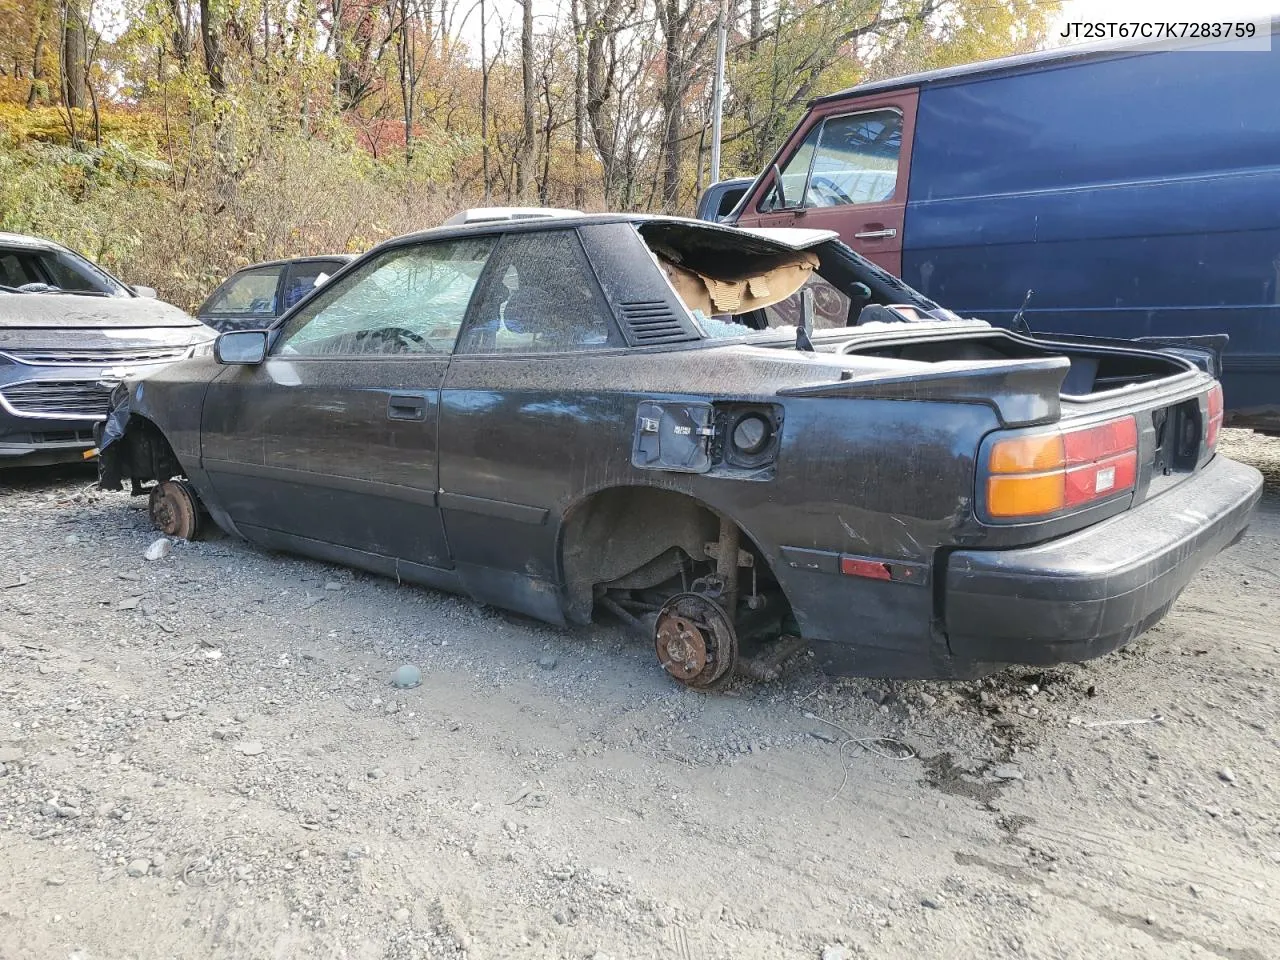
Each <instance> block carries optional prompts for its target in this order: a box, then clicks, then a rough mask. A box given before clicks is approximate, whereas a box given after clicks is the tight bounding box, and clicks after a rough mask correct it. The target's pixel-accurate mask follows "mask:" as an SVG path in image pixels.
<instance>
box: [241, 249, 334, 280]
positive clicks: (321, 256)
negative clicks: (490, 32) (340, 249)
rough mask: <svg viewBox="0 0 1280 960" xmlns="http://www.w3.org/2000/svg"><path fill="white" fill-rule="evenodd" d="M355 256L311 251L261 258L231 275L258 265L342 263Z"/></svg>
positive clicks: (252, 268)
mask: <svg viewBox="0 0 1280 960" xmlns="http://www.w3.org/2000/svg"><path fill="white" fill-rule="evenodd" d="M355 258H356V254H354V253H312V254H308V255H307V256H305V257H282V258H280V259H279V260H262V261H259V262H258V263H250V264H247V265H245V266H243V267H240V268H239V269H238V270H236V271H235V273H232V274H231V276H233V277H234V276H235V275H236V273H243V272H244V271H246V270H257V269H258V268H259V267H284V266H288V265H289V264H291V263H310V262H313V261H316V260H341V261H342V262H343V263H350V262H351V261H352V260H354V259H355Z"/></svg>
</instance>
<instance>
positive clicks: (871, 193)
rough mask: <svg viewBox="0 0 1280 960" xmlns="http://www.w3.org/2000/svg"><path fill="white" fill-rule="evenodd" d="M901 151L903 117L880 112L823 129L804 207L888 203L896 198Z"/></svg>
mask: <svg viewBox="0 0 1280 960" xmlns="http://www.w3.org/2000/svg"><path fill="white" fill-rule="evenodd" d="M901 150H902V114H900V113H898V111H897V110H876V111H875V112H873V113H858V114H854V115H853V116H851V117H833V118H832V119H830V120H828V121H827V122H826V123H824V124H823V125H822V138H821V140H819V142H818V155H817V156H816V157H815V158H814V161H813V173H812V174H811V175H810V177H809V189H808V190H807V191H806V192H805V206H811V207H839V206H843V205H845V204H849V203H883V202H884V201H885V200H890V199H892V198H893V191H894V188H895V187H896V186H897V182H898V154H899V153H900V152H901Z"/></svg>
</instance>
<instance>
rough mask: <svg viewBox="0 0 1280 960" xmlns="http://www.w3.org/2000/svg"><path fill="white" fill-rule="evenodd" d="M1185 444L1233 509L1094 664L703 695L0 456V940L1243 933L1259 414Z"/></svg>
mask: <svg viewBox="0 0 1280 960" xmlns="http://www.w3.org/2000/svg"><path fill="white" fill-rule="evenodd" d="M1224 450H1226V451H1227V452H1229V453H1230V455H1232V456H1236V457H1237V458H1239V459H1243V460H1246V461H1248V462H1251V463H1254V464H1256V465H1258V466H1259V467H1261V468H1262V469H1263V470H1264V471H1266V472H1267V475H1268V493H1267V498H1266V499H1265V500H1264V504H1263V507H1262V510H1261V512H1260V514H1259V516H1258V517H1257V519H1256V521H1255V523H1254V526H1253V527H1252V529H1251V531H1250V533H1249V535H1248V536H1247V537H1246V539H1245V540H1244V541H1242V542H1241V543H1240V544H1239V545H1237V546H1236V547H1235V548H1233V549H1232V550H1231V551H1229V552H1228V553H1227V554H1225V555H1223V556H1222V557H1220V558H1218V559H1217V560H1216V561H1214V562H1213V563H1212V564H1211V565H1210V566H1209V567H1208V568H1206V570H1205V571H1204V573H1203V574H1202V575H1201V576H1200V578H1199V579H1198V580H1197V581H1196V582H1195V583H1194V584H1193V585H1192V587H1191V588H1190V589H1188V591H1187V592H1186V594H1184V596H1183V598H1182V600H1181V601H1180V602H1179V603H1178V604H1177V606H1176V607H1175V608H1174V611H1173V612H1172V614H1170V616H1169V617H1168V618H1167V619H1166V620H1165V621H1164V623H1163V624H1161V625H1160V626H1159V627H1158V628H1157V629H1155V630H1154V631H1152V632H1151V633H1150V634H1149V635H1147V636H1146V637H1144V638H1142V639H1141V640H1139V641H1138V642H1137V643H1135V644H1134V645H1132V646H1131V647H1130V648H1129V649H1127V650H1125V651H1123V652H1121V653H1119V654H1116V655H1113V656H1110V657H1106V658H1104V659H1102V660H1099V661H1096V662H1093V663H1090V664H1086V665H1081V666H1070V667H1066V668H1062V669H1054V670H1027V669H1016V670H1010V671H1007V672H1005V673H1003V674H1001V675H999V676H997V677H994V678H991V679H989V680H986V681H983V682H980V683H870V682H867V681H857V680H831V679H829V678H826V677H824V676H822V675H821V674H820V673H819V672H817V671H816V670H814V669H813V668H812V667H811V666H809V665H807V664H806V663H803V662H802V663H801V664H799V665H798V667H797V668H796V669H795V670H794V671H793V672H791V673H790V674H789V675H788V676H786V677H785V678H784V679H782V680H780V681H778V682H775V683H768V684H762V683H749V682H739V683H737V684H736V685H735V686H734V687H733V688H731V689H730V690H729V691H728V692H727V693H724V694H720V695H714V696H707V695H700V694H695V693H691V692H688V691H685V690H683V689H681V688H679V687H677V686H676V685H675V684H673V683H671V682H670V681H668V680H667V679H666V678H665V677H664V675H663V674H662V672H661V670H660V669H659V668H658V666H657V664H656V663H655V662H654V660H653V657H652V654H651V652H650V651H649V650H648V649H647V648H646V647H645V645H643V644H640V643H638V642H635V641H632V640H630V639H629V638H628V637H627V636H625V635H624V634H623V633H621V632H620V631H618V630H616V629H614V628H612V627H608V626H605V627H596V628H592V629H589V630H581V631H559V630H555V629H553V628H550V627H546V626H542V625H539V624H535V623H532V622H530V621H527V620H523V619H520V618H518V617H513V616H508V615H505V614H502V613H499V612H496V611H493V610H490V609H486V608H482V607H479V606H477V605H475V604H473V603H471V602H469V601H466V600H460V599H457V598H454V597H450V596H446V595H444V594H439V593H434V592H431V591H427V590H420V589H416V588H410V587H399V586H397V585H396V584H395V583H392V582H389V581H387V580H383V579H379V578H376V577H371V576H366V575H363V574H359V573H355V572H352V571H349V570H345V569H342V568H336V567H330V566H326V565H323V564H318V563H312V562H309V561H304V560H299V559H296V558H291V557H286V556H280V555H272V554H268V553H265V552H262V551H259V550H256V549H254V548H252V547H249V546H247V545H245V544H242V543H239V542H237V541H234V540H231V539H228V538H225V537H222V538H218V539H213V540H209V541H206V542H202V543H190V544H187V543H179V544H175V545H174V547H173V550H172V552H171V554H170V555H169V556H168V557H166V558H164V559H162V560H158V561H154V562H150V561H147V560H145V559H144V552H145V551H146V549H147V547H148V545H149V544H150V543H151V542H152V540H153V539H154V536H153V534H152V532H151V531H150V529H149V526H148V524H147V521H146V515H145V511H144V509H143V503H142V501H141V500H130V499H129V498H128V497H127V496H124V495H121V494H103V493H100V492H98V491H96V490H94V489H92V475H91V474H85V473H82V472H66V471H64V472H50V471H40V472H29V473H28V472H21V473H11V474H6V475H4V476H3V478H0V958H3V960H25V958H39V960H46V958H77V960H90V958H153V957H154V958H162V957H163V958H170V957H181V958H184V960H194V958H203V957H211V958H213V957H216V958H235V960H244V958H258V957H264V958H265V957H343V958H365V957H370V958H373V957H378V958H424V957H430V958H462V957H467V958H472V960H483V958H490V957H520V958H531V960H552V958H557V960H558V958H566V960H568V958H572V960H584V958H594V960H608V958H612V960H624V958H628V960H629V958H659V957H661V958H667V957H673V958H677V960H703V958H713V957H724V958H734V960H741V958H762V960H763V958H769V960H775V958H823V960H841V958H844V960H853V958H856V957H864V956H865V957H891V958H897V957H902V958H912V960H914V958H916V957H921V956H926V957H938V956H948V957H991V958H1007V957H1010V956H1026V957H1044V958H1082V960H1083V958H1089V960H1093V958H1098V957H1106V956H1112V955H1115V956H1136V957H1160V958H1168V960H1178V958H1190V957H1224V958H1232V960H1263V958H1269V957H1276V956H1280V915H1277V913H1276V910H1275V904H1276V903H1278V902H1280V821H1278V819H1277V810H1280V805H1278V801H1280V795H1278V794H1280V768H1278V767H1277V765H1276V763H1275V757H1276V750H1277V747H1280V697H1278V695H1277V684H1276V679H1277V668H1278V667H1280V622H1278V617H1277V615H1278V614H1280V593H1278V592H1277V590H1276V587H1277V583H1278V582H1280V565H1278V564H1277V560H1278V559H1280V441H1277V440H1267V439H1263V438H1258V437H1254V436H1253V435H1252V434H1247V433H1242V432H1239V431H1227V432H1226V435H1225V439H1224ZM402 664H413V665H415V666H416V667H418V668H419V669H420V670H421V673H422V678H421V684H420V685H419V686H417V687H414V688H410V689H397V688H396V687H394V686H392V684H391V682H390V681H391V677H392V674H393V671H395V670H396V668H397V667H399V666H400V665H402Z"/></svg>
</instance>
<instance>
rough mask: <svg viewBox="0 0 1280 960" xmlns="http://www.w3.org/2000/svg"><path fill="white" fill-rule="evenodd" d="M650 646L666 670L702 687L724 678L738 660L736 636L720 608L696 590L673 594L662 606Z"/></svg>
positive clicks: (714, 683)
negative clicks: (695, 591) (652, 645)
mask: <svg viewBox="0 0 1280 960" xmlns="http://www.w3.org/2000/svg"><path fill="white" fill-rule="evenodd" d="M654 648H655V650H656V651H657V654H658V662H659V663H661V664H662V668H663V669H664V670H666V671H667V673H669V674H671V676H673V677H675V678H676V679H677V680H679V681H680V682H681V683H684V684H687V685H688V686H691V687H698V688H702V689H705V688H708V687H711V686H714V685H716V684H718V683H721V682H724V681H726V680H727V679H728V678H729V677H730V676H731V675H732V673H733V666H734V664H735V663H736V662H737V659H738V638H737V636H736V634H735V633H734V630H733V625H732V624H731V623H730V622H729V617H728V615H727V614H726V613H725V611H724V608H722V607H721V606H720V605H719V604H718V603H716V602H715V601H714V600H712V599H710V598H708V597H705V596H703V595H701V594H696V593H679V594H676V595H675V596H674V597H672V598H671V599H669V600H668V601H667V602H666V603H664V604H663V605H662V609H661V610H660V611H659V612H658V622H657V625H656V627H655V630H654Z"/></svg>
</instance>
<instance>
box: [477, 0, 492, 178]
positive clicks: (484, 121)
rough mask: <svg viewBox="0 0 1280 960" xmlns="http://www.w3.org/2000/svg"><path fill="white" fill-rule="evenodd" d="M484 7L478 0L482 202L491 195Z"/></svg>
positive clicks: (487, 67) (487, 60) (487, 65)
mask: <svg viewBox="0 0 1280 960" xmlns="http://www.w3.org/2000/svg"><path fill="white" fill-rule="evenodd" d="M485 17H486V13H485V9H484V0H480V163H481V167H482V170H483V174H484V202H485V203H488V202H489V199H490V198H491V197H492V196H493V181H492V180H490V179H489V52H488V50H486V49H485V38H484V30H485Z"/></svg>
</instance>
